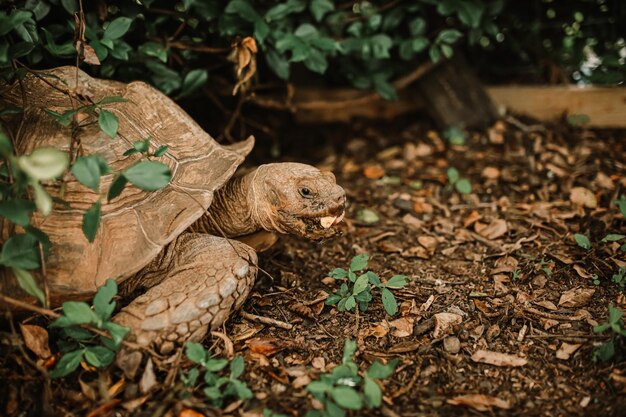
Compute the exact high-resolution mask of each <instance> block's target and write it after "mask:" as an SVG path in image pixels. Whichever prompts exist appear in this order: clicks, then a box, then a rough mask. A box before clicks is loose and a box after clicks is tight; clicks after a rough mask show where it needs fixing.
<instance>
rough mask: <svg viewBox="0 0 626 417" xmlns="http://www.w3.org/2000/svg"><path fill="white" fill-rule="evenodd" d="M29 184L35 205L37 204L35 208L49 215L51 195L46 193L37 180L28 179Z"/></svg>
mask: <svg viewBox="0 0 626 417" xmlns="http://www.w3.org/2000/svg"><path fill="white" fill-rule="evenodd" d="M29 184H30V186H31V187H32V188H33V191H34V192H35V205H36V206H37V210H39V212H40V213H41V214H43V215H44V216H47V215H49V214H50V212H51V211H52V197H50V195H48V193H47V192H46V190H44V189H43V187H42V186H41V184H39V182H38V181H36V180H33V181H29Z"/></svg>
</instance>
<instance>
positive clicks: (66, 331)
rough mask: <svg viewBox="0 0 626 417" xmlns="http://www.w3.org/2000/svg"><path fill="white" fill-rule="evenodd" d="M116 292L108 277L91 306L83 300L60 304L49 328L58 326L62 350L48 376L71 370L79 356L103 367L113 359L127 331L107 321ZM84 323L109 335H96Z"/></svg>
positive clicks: (95, 365) (78, 361)
mask: <svg viewBox="0 0 626 417" xmlns="http://www.w3.org/2000/svg"><path fill="white" fill-rule="evenodd" d="M116 295H117V284H116V283H115V281H114V280H112V279H108V280H107V281H106V283H105V284H104V285H103V286H102V287H100V288H99V289H98V292H97V293H96V295H95V297H94V298H93V309H92V308H91V307H89V305H88V304H87V303H85V302H83V301H66V302H64V303H63V315H62V316H61V317H59V318H58V319H56V320H55V321H53V322H52V323H51V324H50V327H51V328H59V329H61V337H62V340H61V341H60V342H59V345H60V347H61V350H62V351H63V352H64V353H63V356H62V357H61V359H60V360H59V361H58V362H57V364H56V367H55V368H54V369H53V370H52V372H50V376H51V377H52V378H59V377H63V376H66V375H68V374H70V373H72V372H74V371H75V370H76V368H78V365H80V362H81V361H82V360H83V359H84V360H85V361H86V362H87V363H88V364H89V365H92V366H94V367H96V368H105V367H107V366H109V365H110V364H111V363H112V362H113V360H114V359H115V353H116V352H117V351H118V350H119V348H120V346H121V344H122V341H123V340H124V337H125V336H126V334H127V333H128V331H129V329H128V328H127V327H124V326H120V325H119V324H117V323H113V322H111V315H112V314H113V311H114V310H115V304H116V303H115V301H113V298H114V297H115V296H116ZM85 326H92V327H95V328H97V329H100V330H104V331H106V332H107V333H108V334H109V335H110V338H109V337H106V336H102V335H97V334H95V333H94V332H93V331H91V330H89V329H88V328H85Z"/></svg>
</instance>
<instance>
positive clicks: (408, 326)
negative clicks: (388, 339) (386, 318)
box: [389, 317, 415, 337]
mask: <svg viewBox="0 0 626 417" xmlns="http://www.w3.org/2000/svg"><path fill="white" fill-rule="evenodd" d="M414 323H415V319H414V318H413V317H401V318H399V319H396V320H393V321H390V322H389V325H390V326H391V327H393V328H394V330H393V331H392V332H391V334H392V335H393V336H395V337H409V336H411V335H412V334H413V324H414Z"/></svg>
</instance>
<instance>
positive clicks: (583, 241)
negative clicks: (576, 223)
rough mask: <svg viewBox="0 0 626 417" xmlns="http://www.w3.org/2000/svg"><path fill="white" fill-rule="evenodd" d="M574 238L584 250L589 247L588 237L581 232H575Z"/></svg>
mask: <svg viewBox="0 0 626 417" xmlns="http://www.w3.org/2000/svg"><path fill="white" fill-rule="evenodd" d="M574 240H576V244H577V245H578V246H580V247H581V248H583V249H585V250H589V249H591V242H590V241H589V238H588V237H587V236H585V235H583V234H580V233H576V234H574Z"/></svg>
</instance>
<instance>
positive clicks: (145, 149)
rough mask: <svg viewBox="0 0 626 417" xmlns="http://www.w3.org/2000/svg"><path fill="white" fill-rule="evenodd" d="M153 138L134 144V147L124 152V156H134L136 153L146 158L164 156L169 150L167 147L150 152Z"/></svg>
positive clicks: (160, 147) (162, 146)
mask: <svg viewBox="0 0 626 417" xmlns="http://www.w3.org/2000/svg"><path fill="white" fill-rule="evenodd" d="M151 139H152V138H146V139H144V140H138V141H136V142H133V147H132V148H130V149H128V150H127V151H126V152H124V156H128V155H134V154H136V153H141V154H144V155H145V156H155V157H159V156H163V155H165V153H166V152H167V150H168V148H169V147H168V146H167V145H161V146H159V147H158V148H157V149H156V150H155V151H154V152H150V140H151Z"/></svg>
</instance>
